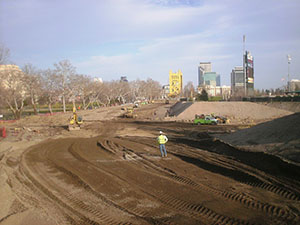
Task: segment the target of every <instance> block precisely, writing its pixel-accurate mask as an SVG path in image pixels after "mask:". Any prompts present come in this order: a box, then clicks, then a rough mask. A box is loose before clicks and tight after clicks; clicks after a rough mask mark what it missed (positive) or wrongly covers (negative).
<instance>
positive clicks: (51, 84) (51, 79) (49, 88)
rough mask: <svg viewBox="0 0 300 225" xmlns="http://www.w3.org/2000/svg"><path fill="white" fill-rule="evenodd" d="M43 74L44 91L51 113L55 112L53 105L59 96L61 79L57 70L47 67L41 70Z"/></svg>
mask: <svg viewBox="0 0 300 225" xmlns="http://www.w3.org/2000/svg"><path fill="white" fill-rule="evenodd" d="M41 74H42V92H43V97H44V98H45V99H46V102H47V104H48V108H49V111H50V113H51V114H52V113H53V110H52V105H53V104H54V103H55V102H56V101H57V100H58V96H59V93H60V92H59V91H60V90H59V79H58V77H57V76H56V74H55V72H54V71H53V70H51V69H47V70H44V71H42V72H41Z"/></svg>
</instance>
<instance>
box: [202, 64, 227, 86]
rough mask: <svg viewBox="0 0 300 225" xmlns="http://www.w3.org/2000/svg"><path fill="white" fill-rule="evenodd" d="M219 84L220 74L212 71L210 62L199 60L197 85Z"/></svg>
mask: <svg viewBox="0 0 300 225" xmlns="http://www.w3.org/2000/svg"><path fill="white" fill-rule="evenodd" d="M208 85H209V86H213V87H216V86H221V79H220V75H219V74H217V73H216V72H212V69H211V62H200V65H199V66H198V86H208Z"/></svg>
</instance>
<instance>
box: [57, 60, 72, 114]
mask: <svg viewBox="0 0 300 225" xmlns="http://www.w3.org/2000/svg"><path fill="white" fill-rule="evenodd" d="M54 66H55V73H56V75H57V78H58V79H59V88H60V91H61V97H62V103H63V111H64V112H66V97H67V95H68V94H70V89H72V87H71V86H70V80H71V79H72V78H71V77H72V76H74V74H75V67H73V66H72V64H71V63H70V61H68V60H63V61H60V62H59V63H58V64H54Z"/></svg>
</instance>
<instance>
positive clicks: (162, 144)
mask: <svg viewBox="0 0 300 225" xmlns="http://www.w3.org/2000/svg"><path fill="white" fill-rule="evenodd" d="M159 134H160V135H159V136H158V137H157V142H158V144H159V150H160V153H161V157H167V150H166V146H165V144H166V143H167V142H168V138H167V136H166V135H164V134H163V132H162V131H159Z"/></svg>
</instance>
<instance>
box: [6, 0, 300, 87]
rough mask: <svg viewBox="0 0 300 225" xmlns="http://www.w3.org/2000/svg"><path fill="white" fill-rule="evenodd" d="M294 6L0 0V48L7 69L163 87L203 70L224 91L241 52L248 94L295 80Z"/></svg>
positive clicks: (273, 2) (258, 1)
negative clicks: (178, 75) (172, 76)
mask: <svg viewBox="0 0 300 225" xmlns="http://www.w3.org/2000/svg"><path fill="white" fill-rule="evenodd" d="M299 12H300V0H251V1H247V0H63V1H62V0H0V44H2V45H4V46H5V47H7V48H9V49H10V53H11V55H10V61H11V62H12V63H15V64H17V65H19V66H20V67H22V66H24V65H25V64H27V63H31V64H32V65H34V66H35V67H37V68H40V69H47V68H53V64H54V63H58V62H59V61H61V60H65V59H67V60H70V62H71V63H72V65H74V66H75V67H76V70H77V72H78V73H80V74H86V75H89V76H91V77H100V78H102V79H103V80H104V81H111V80H119V79H120V77H121V76H127V78H128V80H129V81H132V80H136V79H140V80H145V79H147V78H152V79H153V80H156V81H159V82H160V83H161V84H162V85H164V84H168V77H169V71H170V70H172V71H173V72H176V71H178V69H180V70H181V71H182V73H183V80H184V84H186V83H187V82H189V81H192V82H193V83H194V85H195V86H196V85H197V83H198V65H199V63H200V62H211V63H212V70H213V71H215V72H217V73H219V74H220V76H221V85H230V73H231V71H232V69H233V68H234V67H235V66H241V65H242V55H243V35H245V36H246V41H245V49H246V50H248V51H250V52H251V54H252V55H253V57H254V87H255V88H257V89H269V88H280V87H282V86H283V85H285V84H286V82H287V79H288V75H287V74H288V62H287V55H288V54H289V55H291V58H292V61H291V64H290V79H300V14H299Z"/></svg>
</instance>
